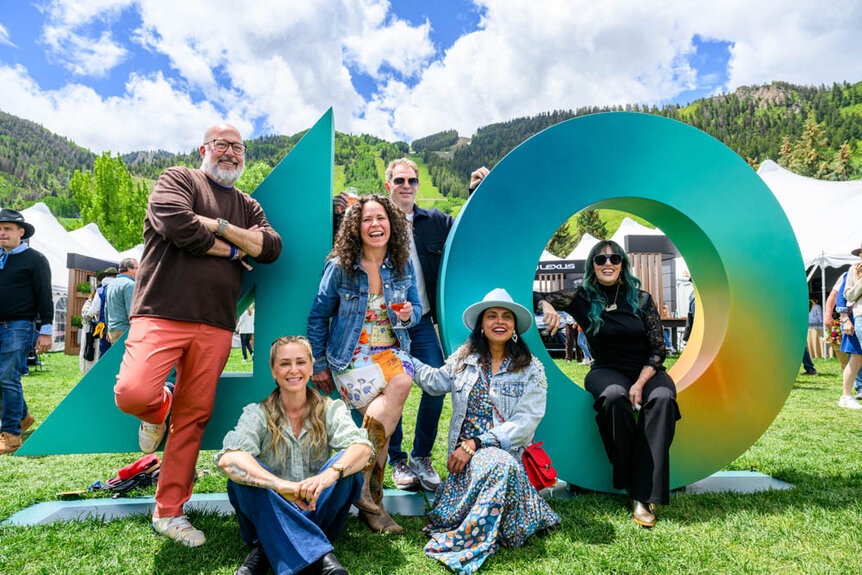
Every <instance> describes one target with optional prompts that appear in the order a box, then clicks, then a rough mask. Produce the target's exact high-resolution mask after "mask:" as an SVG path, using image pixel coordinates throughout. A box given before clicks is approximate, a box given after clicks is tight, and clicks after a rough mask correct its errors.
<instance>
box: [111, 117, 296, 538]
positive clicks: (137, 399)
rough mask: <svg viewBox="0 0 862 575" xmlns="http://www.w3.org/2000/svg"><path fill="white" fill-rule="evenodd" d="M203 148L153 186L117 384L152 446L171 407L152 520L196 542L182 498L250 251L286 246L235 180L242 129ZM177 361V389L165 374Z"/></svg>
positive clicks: (221, 134) (271, 253)
mask: <svg viewBox="0 0 862 575" xmlns="http://www.w3.org/2000/svg"><path fill="white" fill-rule="evenodd" d="M199 151H200V154H201V158H202V161H201V167H200V168H199V169H189V168H185V167H173V168H168V169H166V170H165V171H164V172H163V173H162V175H161V176H160V177H159V180H158V183H157V184H156V187H155V189H154V190H153V193H152V194H151V195H150V200H149V205H148V207H147V214H146V217H145V219H144V251H143V256H142V257H141V262H140V267H139V268H138V273H137V277H136V286H135V292H134V298H133V300H132V310H131V326H130V328H129V333H128V337H127V338H126V353H125V355H124V356H123V362H122V365H121V366H120V373H119V374H118V375H117V384H116V386H115V387H114V397H115V401H116V403H117V406H118V407H119V408H120V410H122V411H123V412H125V413H129V414H131V415H134V416H135V417H138V418H139V419H141V425H140V429H139V431H138V442H139V444H140V447H141V450H142V451H143V452H144V453H152V452H154V451H155V450H156V449H158V447H159V445H160V444H161V442H162V439H163V438H164V436H165V433H166V430H167V429H166V428H167V425H166V420H167V418H168V415H170V416H171V419H170V433H169V434H168V439H167V443H166V445H165V449H164V455H163V457H162V463H161V471H160V474H159V482H158V488H157V490H156V498H155V499H156V506H155V510H154V512H153V529H154V530H155V531H156V532H157V533H159V534H161V535H164V536H166V537H169V538H170V539H173V540H174V541H177V542H179V543H182V544H183V545H187V546H189V547H197V546H199V545H203V544H204V542H205V541H206V538H205V536H204V534H203V532H201V531H200V530H198V529H196V528H195V527H194V526H192V524H191V523H190V522H189V520H188V518H187V517H186V516H185V514H184V513H183V505H184V504H185V503H186V502H187V501H188V500H189V499H190V498H191V495H192V486H193V482H194V476H195V465H196V463H197V458H198V452H199V450H200V444H201V439H202V437H203V433H204V429H205V428H206V424H207V422H208V421H209V419H210V415H211V414H212V408H213V404H214V402H215V393H216V385H217V384H218V380H219V377H220V376H221V373H222V371H223V370H224V366H225V364H226V363H227V359H228V356H229V355H230V348H231V337H232V335H233V331H234V329H235V327H236V305H237V301H238V299H239V297H240V295H241V291H242V274H243V271H244V270H245V269H246V268H247V267H248V264H246V262H245V260H246V258H247V257H251V258H254V259H255V261H257V262H258V263H270V262H273V261H275V260H276V258H278V256H279V254H280V253H281V237H280V236H279V235H278V234H277V233H276V232H275V230H273V229H272V228H271V227H270V225H269V222H268V221H267V219H266V216H265V214H264V212H263V209H262V208H261V206H260V204H259V203H258V202H257V201H256V200H254V199H252V197H251V196H249V195H248V194H245V193H243V192H241V191H240V190H238V189H237V188H236V187H234V183H235V182H236V181H237V179H239V177H240V176H241V175H242V171H243V168H244V166H245V145H244V144H243V141H242V136H241V135H240V133H239V130H237V128H235V127H234V126H231V125H230V124H219V125H216V126H212V127H210V128H209V129H207V130H206V132H205V134H204V137H203V143H202V144H201V146H200V148H199ZM249 269H250V268H249ZM174 368H176V373H177V377H176V384H175V386H174V387H173V388H172V389H171V388H170V387H169V386H166V384H165V382H166V379H167V377H168V375H169V373H170V372H171V370H172V369H174Z"/></svg>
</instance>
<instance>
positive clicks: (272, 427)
mask: <svg viewBox="0 0 862 575" xmlns="http://www.w3.org/2000/svg"><path fill="white" fill-rule="evenodd" d="M289 343H295V344H297V345H299V346H301V347H303V348H304V349H305V351H306V353H307V354H308V361H309V362H310V363H314V356H313V355H312V353H311V344H309V343H308V340H307V339H305V338H304V337H303V336H301V335H290V336H282V337H280V338H278V339H277V340H275V341H274V342H272V347H271V348H270V350H269V366H270V368H272V367H273V366H274V365H275V358H276V354H277V353H278V350H279V348H281V347H282V346H284V345H287V344H289ZM331 401H332V400H331V399H330V398H328V397H323V396H321V395H320V394H319V393H318V392H317V390H315V389H313V388H311V387H308V386H306V388H305V411H304V412H303V413H302V420H303V422H308V424H309V425H310V427H311V429H309V432H308V434H309V436H310V438H311V445H310V449H311V451H312V453H313V452H315V451H321V452H322V451H325V450H327V449H328V448H327V446H328V444H329V442H328V438H327V436H326V411H327V409H328V408H329V404H330V403H331ZM261 406H262V407H263V412H264V414H265V415H266V429H267V431H269V433H270V437H271V438H272V440H271V443H270V448H271V449H272V451H273V452H274V453H281V452H280V451H279V449H278V447H279V444H282V443H283V444H284V454H285V455H284V460H285V461H286V460H287V455H288V454H289V453H290V441H289V440H288V439H287V437H286V436H285V434H284V432H283V431H282V430H283V429H290V422H289V421H288V418H287V413H286V412H285V410H284V404H283V403H282V402H281V388H280V387H278V385H277V384H276V386H275V389H274V390H273V391H272V393H270V394H269V396H267V398H266V399H264V400H263V401H262V402H261ZM303 424H304V423H303ZM327 455H328V454H327ZM283 462H284V461H280V463H283Z"/></svg>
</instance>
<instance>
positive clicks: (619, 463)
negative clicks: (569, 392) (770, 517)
mask: <svg viewBox="0 0 862 575" xmlns="http://www.w3.org/2000/svg"><path fill="white" fill-rule="evenodd" d="M640 285H641V282H640V280H639V279H638V278H636V277H635V276H634V275H633V274H632V271H631V263H630V262H629V258H628V256H627V255H626V253H625V251H624V250H623V248H622V247H620V245H619V244H617V243H616V242H613V241H610V240H603V241H601V242H599V243H597V244H596V245H595V246H594V247H593V249H592V250H590V254H589V256H588V259H587V269H586V271H585V273H584V281H583V283H582V284H581V286H580V287H578V288H577V289H576V290H574V291H573V292H572V291H570V292H557V293H554V294H551V295H549V296H547V298H546V299H547V300H548V301H550V303H551V304H552V305H553V306H554V307H555V308H557V309H564V310H565V311H567V312H569V313H570V314H572V315H573V316H574V318H575V321H577V322H578V325H580V326H582V327H583V329H584V333H585V334H586V336H587V343H588V344H589V347H590V351H591V352H592V354H593V360H594V362H593V364H592V367H591V368H590V371H589V373H588V374H587V376H586V377H585V378H584V387H586V389H587V391H589V392H590V393H591V394H592V395H593V397H594V398H595V403H593V408H594V409H595V410H596V414H597V415H596V423H597V424H598V427H599V434H600V435H601V437H602V442H603V443H604V446H605V451H606V452H607V455H608V459H609V460H610V462H611V465H612V466H613V484H614V488H616V489H625V490H627V491H628V492H629V496H630V497H631V500H632V518H633V520H634V522H635V523H638V524H639V525H642V526H644V527H652V526H653V525H655V522H656V518H655V514H654V509H655V505H656V504H660V505H667V504H668V503H669V500H670V456H669V452H670V444H671V442H672V441H673V435H674V430H675V428H676V422H677V420H678V419H679V418H680V415H679V406H678V405H677V403H676V386H675V384H674V382H673V380H672V379H671V378H670V376H669V375H668V374H667V372H666V371H665V368H664V360H665V356H666V355H667V351H666V350H665V346H664V335H663V333H662V325H661V318H660V317H659V314H658V310H657V309H656V306H655V302H653V300H652V297H651V296H650V294H649V293H648V292H645V291H643V290H641V289H639V288H640ZM636 412H639V415H638V417H635V413H636Z"/></svg>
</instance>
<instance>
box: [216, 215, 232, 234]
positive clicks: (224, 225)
mask: <svg viewBox="0 0 862 575" xmlns="http://www.w3.org/2000/svg"><path fill="white" fill-rule="evenodd" d="M229 223H230V222H229V221H227V220H226V219H224V218H219V219H218V229H217V230H216V232H215V235H217V236H219V237H221V236H222V235H223V234H224V231H225V229H226V228H227V225H228V224H229Z"/></svg>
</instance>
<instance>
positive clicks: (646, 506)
mask: <svg viewBox="0 0 862 575" xmlns="http://www.w3.org/2000/svg"><path fill="white" fill-rule="evenodd" d="M654 511H655V505H653V504H652V503H644V502H642V501H637V500H634V499H632V520H633V521H634V522H635V523H637V524H638V525H642V526H643V527H653V526H655V514H654V513H653V512H654Z"/></svg>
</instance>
